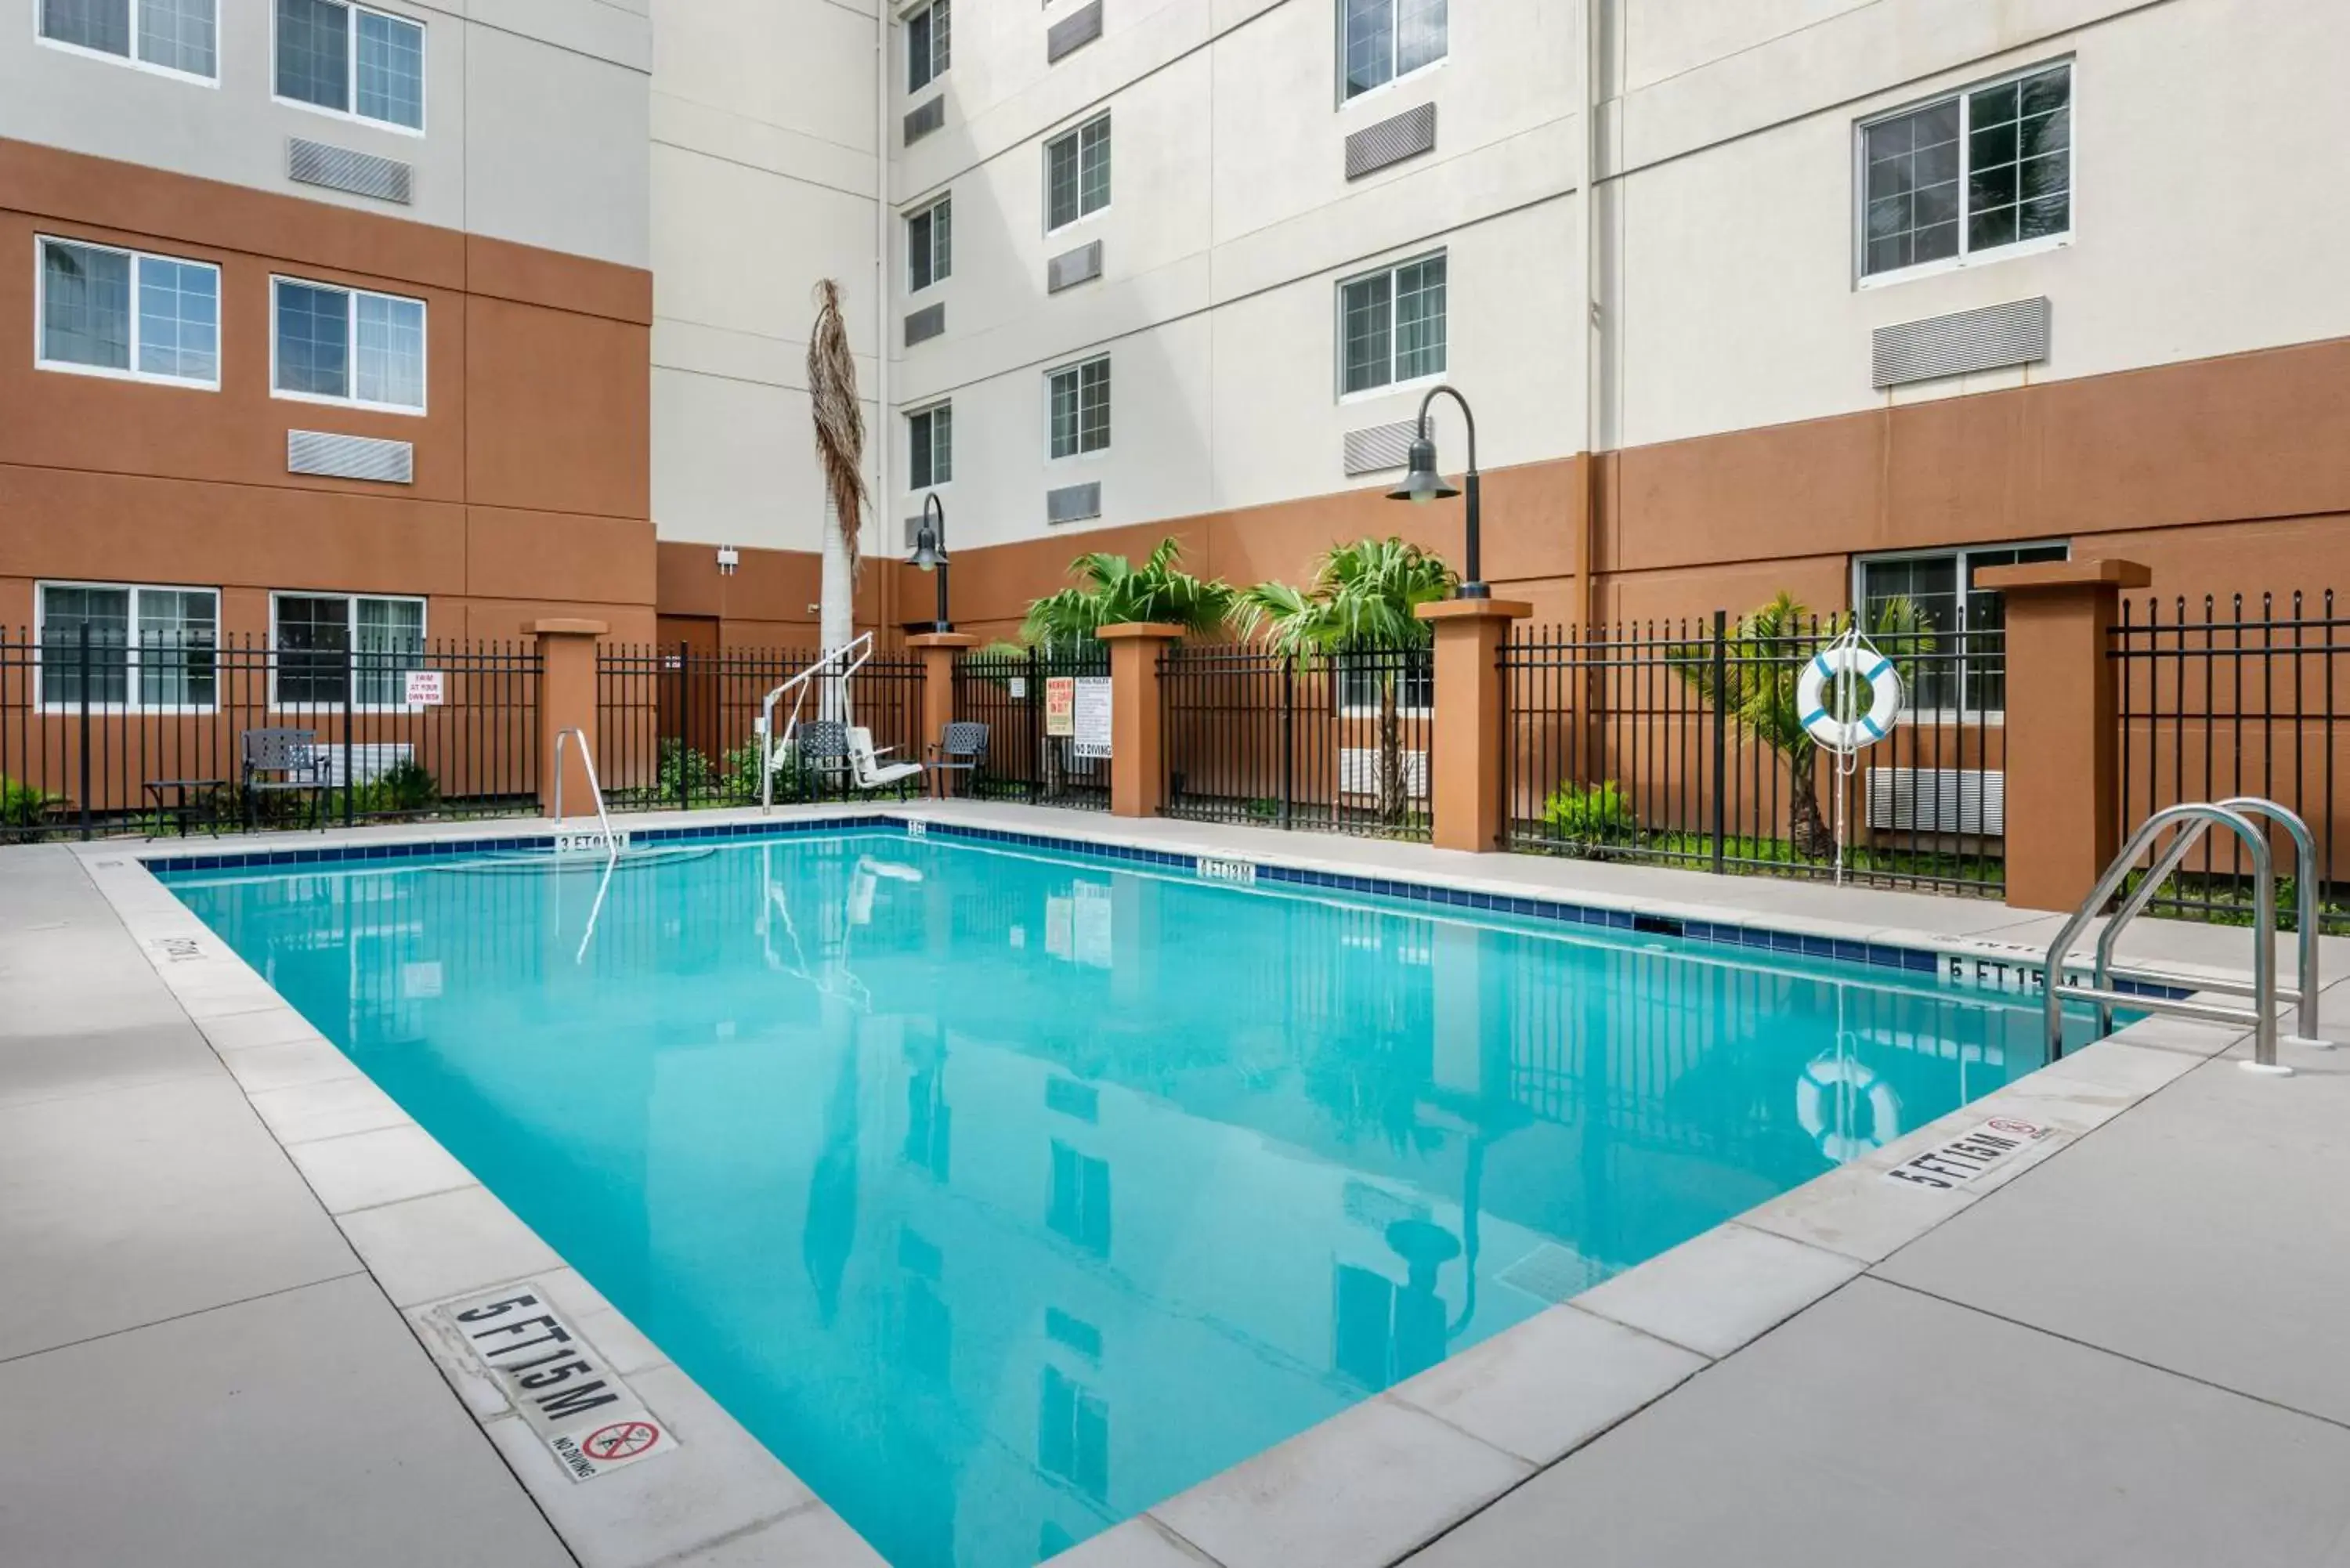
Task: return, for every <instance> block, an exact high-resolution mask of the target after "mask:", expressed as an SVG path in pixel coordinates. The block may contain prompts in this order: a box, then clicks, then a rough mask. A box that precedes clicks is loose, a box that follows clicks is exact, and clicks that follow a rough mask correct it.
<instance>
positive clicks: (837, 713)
mask: <svg viewBox="0 0 2350 1568" xmlns="http://www.w3.org/2000/svg"><path fill="white" fill-rule="evenodd" d="M807 384H808V410H809V412H810V414H811V415H812V416H813V417H814V419H815V421H816V466H817V467H818V468H819V469H821V470H822V471H823V473H824V487H825V519H824V576H823V581H822V587H821V589H820V591H819V592H818V594H817V600H818V608H817V610H816V640H817V641H818V642H820V643H821V644H823V646H824V649H825V650H826V651H827V652H829V651H830V650H831V649H836V648H838V647H840V646H841V645H842V644H843V643H846V642H847V641H848V639H850V638H852V637H854V636H855V635H856V634H857V545H858V524H859V521H860V519H861V518H862V517H863V516H864V507H865V499H866V491H865V415H864V412H863V410H861V409H860V407H859V406H858V400H857V358H856V355H855V354H854V353H853V352H852V351H851V350H850V348H849V345H848V324H847V322H846V321H845V320H843V319H842V318H841V314H840V286H839V285H838V284H837V283H835V282H833V281H832V279H830V278H826V279H824V280H823V281H822V282H820V283H818V284H817V285H816V325H815V326H814V327H811V328H810V329H809V331H808V348H807ZM824 687H825V690H824V692H823V694H822V697H823V706H824V710H825V712H826V715H827V717H833V718H843V717H846V716H847V691H846V682H843V681H839V680H826V681H825V682H824Z"/></svg>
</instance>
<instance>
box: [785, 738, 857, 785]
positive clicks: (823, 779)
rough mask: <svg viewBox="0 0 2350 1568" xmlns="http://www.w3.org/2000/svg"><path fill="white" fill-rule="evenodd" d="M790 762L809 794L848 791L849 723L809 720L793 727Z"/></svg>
mask: <svg viewBox="0 0 2350 1568" xmlns="http://www.w3.org/2000/svg"><path fill="white" fill-rule="evenodd" d="M792 761H793V762H794V763H796V764H797V766H798V768H799V771H800V776H801V778H802V779H803V780H805V781H806V784H808V786H809V794H810V795H811V797H821V796H823V795H824V794H827V793H837V794H844V795H845V794H847V793H848V782H849V760H848V726H847V725H846V724H844V723H842V722H839V721H838V720H837V719H810V720H809V721H807V722H806V723H804V724H799V725H795V727H794V728H793V730H792Z"/></svg>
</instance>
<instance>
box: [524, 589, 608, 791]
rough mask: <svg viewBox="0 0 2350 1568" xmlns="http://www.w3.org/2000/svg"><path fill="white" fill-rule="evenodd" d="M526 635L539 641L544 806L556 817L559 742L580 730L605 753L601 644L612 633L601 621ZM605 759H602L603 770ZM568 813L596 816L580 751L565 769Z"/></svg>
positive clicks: (542, 624) (541, 624)
mask: <svg viewBox="0 0 2350 1568" xmlns="http://www.w3.org/2000/svg"><path fill="white" fill-rule="evenodd" d="M523 629H524V630H525V631H526V632H529V633H530V634H531V635H532V636H534V637H536V639H538V660H539V662H538V805H539V809H540V811H542V812H544V813H545V814H546V815H548V816H552V815H555V737H556V735H558V734H560V733H561V732H564V731H565V730H577V731H578V732H580V733H581V734H583V735H585V736H587V743H588V744H589V745H590V746H595V747H596V748H597V749H598V751H599V752H600V751H601V749H602V748H601V746H600V745H598V741H597V734H596V639H598V638H599V637H601V636H603V635H604V634H605V633H606V632H607V631H609V630H610V629H611V628H610V627H608V626H607V625H606V624H605V623H604V622H602V621H600V620H573V619H569V618H562V619H556V620H534V621H525V622H524V623H523ZM602 765H603V758H602V757H601V756H600V755H599V756H598V758H597V766H598V769H599V770H600V769H601V767H602ZM563 767H564V774H563V809H564V810H565V811H567V812H568V813H569V814H570V815H573V816H588V815H594V814H595V810H596V804H595V799H596V797H595V796H594V795H593V794H590V793H589V791H588V788H587V763H585V762H584V761H583V760H582V759H581V757H580V755H579V748H578V746H577V745H576V744H575V745H572V746H570V747H569V748H567V755H566V756H565V758H564V763H563Z"/></svg>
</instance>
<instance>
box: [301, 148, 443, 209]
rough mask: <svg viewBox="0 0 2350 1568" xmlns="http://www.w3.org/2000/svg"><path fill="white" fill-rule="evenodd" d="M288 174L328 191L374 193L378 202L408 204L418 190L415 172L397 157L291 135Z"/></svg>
mask: <svg viewBox="0 0 2350 1568" xmlns="http://www.w3.org/2000/svg"><path fill="white" fill-rule="evenodd" d="M286 178H287V179H288V180H293V181H296V182H300V183H302V184H304V185H323V186H325V187H326V188H327V189H328V190H329V191H348V192H350V193H351V194H352V195H354V196H372V197H374V198H375V199H376V200H377V201H379V202H402V203H406V202H410V201H411V200H412V199H413V196H414V193H415V182H416V171H415V170H414V169H412V168H411V167H410V166H409V165H407V164H405V163H402V162H400V161H399V160H398V159H396V158H378V157H376V156H375V155H374V154H373V153H371V152H352V151H348V150H347V149H345V148H340V147H329V146H328V145H327V144H326V143H325V142H323V141H307V140H304V139H303V138H301V137H298V136H289V137H287V138H286Z"/></svg>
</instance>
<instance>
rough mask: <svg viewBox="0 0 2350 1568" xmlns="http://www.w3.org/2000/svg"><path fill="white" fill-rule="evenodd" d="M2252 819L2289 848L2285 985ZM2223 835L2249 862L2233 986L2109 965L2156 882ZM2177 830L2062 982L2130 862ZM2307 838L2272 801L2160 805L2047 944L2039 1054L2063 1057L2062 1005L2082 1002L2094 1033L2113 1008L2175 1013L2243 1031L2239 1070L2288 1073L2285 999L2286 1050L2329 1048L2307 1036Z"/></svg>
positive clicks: (2272, 888) (2296, 820)
mask: <svg viewBox="0 0 2350 1568" xmlns="http://www.w3.org/2000/svg"><path fill="white" fill-rule="evenodd" d="M2255 817H2259V818H2263V819H2265V820H2266V821H2268V822H2274V823H2276V824H2277V825H2279V826H2282V828H2283V829H2284V830H2285V832H2286V833H2287V834H2288V835H2290V836H2291V837H2292V839H2293V892H2294V917H2295V918H2294V924H2295V925H2297V926H2298V927H2299V928H2300V929H2299V931H2298V932H2297V933H2296V934H2297V936H2298V938H2299V941H2298V943H2297V944H2296V945H2297V962H2296V964H2295V967H2296V969H2297V970H2298V971H2299V972H2298V973H2297V974H2296V975H2295V976H2294V977H2293V979H2294V981H2295V983H2294V984H2293V985H2290V986H2287V985H2282V984H2280V983H2279V982H2278V980H2277V973H2276V867H2275V864H2274V860H2273V857H2272V856H2271V855H2270V853H2269V842H2268V834H2267V832H2266V831H2265V829H2264V827H2263V826H2261V825H2258V824H2255V822H2254V821H2253V819H2254V818H2255ZM2213 826H2220V827H2224V828H2226V829H2227V830H2228V831H2229V832H2230V833H2232V834H2234V835H2235V836H2236V837H2237V838H2238V839H2239V840H2241V842H2242V844H2243V846H2244V847H2245V849H2246V850H2247V851H2248V852H2249V853H2250V855H2251V862H2252V978H2251V983H2249V984H2247V983H2245V982H2244V981H2233V980H2215V979H2212V978H2210V977H2209V976H2205V975H2199V974H2181V973H2178V972H2177V971H2169V970H2161V969H2153V968H2148V967H2146V966H2143V965H2138V964H2118V963H2116V962H2115V961H2114V947H2115V944H2116V942H2117V941H2118V940H2120V938H2121V933H2122V928H2123V927H2125V926H2126V925H2128V924H2129V923H2130V922H2131V921H2132V920H2134V919H2137V917H2138V916H2139V915H2140V914H2141V913H2143V912H2144V911H2145V909H2146V907H2147V905H2148V904H2150V903H2152V902H2153V901H2154V896H2155V894H2156V893H2158V892H2159V891H2160V890H2161V888H2162V885H2163V884H2164V883H2165V882H2167V881H2168V880H2169V879H2170V877H2171V874H2172V873H2174V872H2175V871H2177V870H2178V867H2179V865H2180V864H2181V863H2182V862H2183V861H2185V860H2186V858H2187V856H2188V854H2189V851H2191V850H2192V849H2193V848H2194V847H2195V846H2196V844H2197V843H2198V842H2199V841H2200V840H2201V838H2202V837H2203V836H2204V835H2205V834H2206V833H2208V832H2210V830H2211V828H2212V827H2213ZM2173 827H2175V828H2176V829H2177V830H2178V831H2177V834H2176V836H2174V837H2173V838H2172V839H2171V842H2170V846H2169V847H2168V849H2166V850H2164V851H2163V853H2162V854H2161V856H2160V857H2158V858H2157V859H2156V860H2155V861H2154V862H2153V864H2152V865H2150V866H2149V867H2147V873H2146V877H2145V879H2144V880H2143V881H2141V882H2139V883H2138V885H2137V888H2134V889H2132V890H2131V892H2130V894H2129V896H2128V897H2127V898H2124V899H2123V900H2122V902H2121V906H2120V908H2118V909H2116V910H2115V911H2114V916H2113V919H2110V920H2107V921H2106V926H2105V929H2103V930H2102V931H2100V932H2098V933H2097V948H2096V957H2095V964H2094V967H2093V968H2092V970H2091V971H2090V972H2091V979H2090V981H2089V982H2088V983H2087V984H2083V983H2081V982H2079V981H2073V980H2068V979H2067V978H2065V974H2066V963H2067V961H2068V960H2069V959H2070V958H2071V956H2072V951H2073V944H2074V942H2075V941H2077V940H2080V936H2081V933H2082V932H2083V931H2085V930H2086V929H2088V925H2089V922H2090V921H2091V920H2093V919H2095V918H2096V914H2097V911H2098V910H2100V909H2104V908H2105V907H2106V902H2107V900H2109V899H2111V898H2113V896H2114V895H2115V894H2116V892H2118V891H2119V890H2120V888H2121V886H2122V884H2123V883H2124V882H2126V881H2127V880H2128V879H2129V873H2130V869H2131V867H2133V866H2135V865H2136V864H2137V858H2138V857H2139V856H2141V855H2143V854H2145V853H2146V852H2147V849H2149V848H2151V847H2152V846H2153V845H2154V843H2155V841H2156V840H2157V839H2158V838H2159V837H2160V836H2162V834H2163V831H2164V830H2165V829H2166V828H2173ZM2318 877H2319V871H2318V865H2317V841H2316V839H2315V837H2314V836H2313V835H2312V834H2311V833H2310V831H2309V824H2307V823H2305V822H2303V820H2302V819H2301V817H2300V816H2299V815H2296V814H2295V813H2293V811H2291V810H2289V809H2287V808H2286V807H2284V806H2282V805H2278V804H2277V803H2276V802H2275V801H2272V800H2262V799H2261V798H2259V797H2258V796H2253V795H2238V796H2235V797H2233V798H2231V799H2228V800H2223V801H2219V802H2216V803H2214V802H2210V801H2190V802H2188V803H2186V804H2184V805H2173V806H2167V807H2165V808H2164V809H2163V810H2161V811H2158V812H2156V813H2155V814H2154V815H2151V816H2149V817H2147V819H2146V821H2145V822H2144V823H2143V824H2141V825H2140V826H2139V827H2138V830H2137V832H2136V833H2133V834H2131V835H2130V838H2129V842H2128V843H2127V844H2125V845H2123V846H2122V852H2121V853H2120V854H2119V855H2117V856H2116V857H2114V863H2113V864H2112V865H2110V866H2108V867H2106V874H2105V875H2104V876H2103V877H2099V878H2098V879H2097V885H2096V887H2095V888H2092V889H2091V890H2090V893H2089V896H2088V897H2087V898H2085V899H2083V900H2082V901H2081V907H2080V908H2079V909H2075V910H2074V911H2073V917H2072V919H2068V920H2066V921H2065V922H2064V929H2063V930H2061V931H2059V932H2057V933H2056V940H2054V941H2053V942H2051V943H2049V944H2048V964H2047V969H2046V971H2045V975H2046V981H2045V984H2044V985H2043V987H2042V990H2043V993H2044V995H2045V997H2046V1005H2047V1025H2048V1054H2049V1058H2050V1059H2051V1060H2052V1061H2053V1060H2054V1059H2055V1058H2056V1057H2059V1056H2062V1055H2063V1054H2064V1003H2065V1002H2091V1003H2094V1004H2095V1007H2096V1010H2097V1033H2098V1034H2099V1035H2101V1036H2102V1035H2104V1034H2106V1033H2109V1032H2110V1031H2111V1030H2112V1029H2113V1026H2114V1009H2115V1008H2116V1007H2130V1008H2137V1009H2141V1010H2143V1011H2145V1012H2168V1013H2175V1014H2177V1015H2178V1016H2179V1017H2182V1018H2199V1019H2202V1020H2204V1021H2206V1022H2208V1023H2235V1024H2249V1025H2250V1026H2251V1031H2252V1059H2251V1061H2249V1062H2245V1063H2242V1064H2241V1065H2242V1066H2243V1067H2245V1068H2247V1069H2248V1070H2250V1071H2252V1072H2256V1073H2272V1074H2276V1075H2286V1074H2289V1073H2291V1072H2292V1071H2293V1069H2292V1068H2291V1067H2289V1066H2286V1065H2284V1064H2282V1063H2281V1062H2279V1061H2278V1060H2277V1019H2276V1015H2277V1009H2278V1008H2279V1007H2280V1006H2282V1005H2283V1004H2284V1003H2286V1002H2291V1003H2293V1005H2294V1006H2295V1008H2296V1009H2297V1013H2296V1018H2297V1024H2298V1032H2297V1033H2294V1034H2293V1036H2292V1037H2291V1038H2292V1040H2293V1044H2296V1045H2306V1046H2312V1047H2315V1048H2317V1049H2320V1050H2324V1049H2329V1048H2331V1046H2332V1044H2333V1042H2332V1041H2330V1040H2326V1039H2324V1038H2323V1037H2322V1036H2321V1035H2320V1034H2319V1033H2318V1032H2317V998H2318V992H2319V991H2320V990H2321V989H2322V983H2321V981H2320V980H2319V977H2318V971H2317V883H2318ZM2119 981H2136V982H2137V983H2139V984H2144V985H2157V986H2168V987H2173V988H2177V989H2182V990H2186V991H2189V992H2220V993H2221V994H2223V995H2230V996H2241V997H2246V998H2249V999H2250V1002H2249V1005H2246V1006H2237V1005H2234V1004H2231V1003H2229V1002H2204V1001H2199V1000H2196V999H2194V998H2192V997H2178V998H2172V997H2167V996H2161V995H2157V994H2149V993H2145V992H2134V991H2123V990H2121V989H2120V987H2119V985H2118V984H2117V982H2119Z"/></svg>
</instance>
